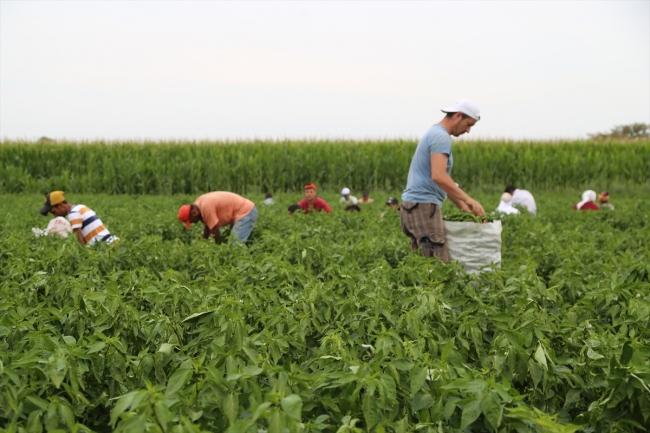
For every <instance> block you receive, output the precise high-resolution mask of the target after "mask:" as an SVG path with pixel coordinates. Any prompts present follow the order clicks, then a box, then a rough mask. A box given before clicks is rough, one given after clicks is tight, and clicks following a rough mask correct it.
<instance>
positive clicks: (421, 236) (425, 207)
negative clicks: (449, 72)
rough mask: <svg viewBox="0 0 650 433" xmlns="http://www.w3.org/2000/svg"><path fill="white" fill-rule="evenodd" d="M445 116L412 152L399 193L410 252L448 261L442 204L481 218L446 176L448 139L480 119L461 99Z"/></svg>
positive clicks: (472, 105)
mask: <svg viewBox="0 0 650 433" xmlns="http://www.w3.org/2000/svg"><path fill="white" fill-rule="evenodd" d="M442 112H443V113H446V114H445V117H444V118H443V119H442V120H441V121H440V122H439V123H437V124H435V125H433V126H432V127H431V128H430V129H429V130H428V131H427V132H426V133H425V134H424V136H423V137H422V139H421V140H420V143H419V144H418V146H417V148H416V149H415V154H414V155H413V160H412V161H411V166H410V168H409V174H408V179H407V182H406V189H405V190H404V193H403V194H402V206H401V210H400V217H401V220H402V231H403V232H404V234H406V235H407V236H408V237H409V238H410V240H411V249H412V250H416V249H418V248H422V252H423V253H424V255H425V256H426V257H432V256H436V257H438V258H439V259H440V260H442V261H443V262H448V261H449V251H448V249H447V245H446V244H445V227H444V224H443V221H442V212H441V207H442V202H443V200H444V199H445V198H446V197H447V196H449V198H450V199H451V201H452V202H453V203H454V204H455V205H456V206H458V207H459V208H460V209H462V210H463V211H465V212H472V213H474V214H475V215H485V211H484V210H483V207H482V206H481V204H480V203H479V202H477V201H476V200H474V199H473V198H471V197H470V196H469V195H467V194H466V193H465V192H464V191H463V190H462V189H460V188H459V187H458V186H456V183H455V182H454V181H453V179H452V178H451V176H450V173H451V169H452V166H453V164H454V158H453V156H452V149H451V136H454V137H458V136H460V135H463V134H465V133H468V132H469V131H470V129H471V128H472V126H474V125H475V124H476V122H478V120H479V119H480V118H481V116H480V112H479V109H478V106H477V105H476V103H475V102H474V101H470V100H468V99H461V100H459V101H458V102H456V104H454V106H452V107H450V108H445V109H443V110H442Z"/></svg>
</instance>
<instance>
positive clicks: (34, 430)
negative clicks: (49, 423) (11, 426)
mask: <svg viewBox="0 0 650 433" xmlns="http://www.w3.org/2000/svg"><path fill="white" fill-rule="evenodd" d="M26 427H27V431H28V432H29V433H41V432H42V431H43V424H41V411H40V410H34V411H32V412H30V413H29V417H28V418H27V425H26Z"/></svg>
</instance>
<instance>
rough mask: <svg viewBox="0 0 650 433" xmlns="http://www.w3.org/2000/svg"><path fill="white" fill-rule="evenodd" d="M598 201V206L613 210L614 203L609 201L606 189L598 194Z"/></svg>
mask: <svg viewBox="0 0 650 433" xmlns="http://www.w3.org/2000/svg"><path fill="white" fill-rule="evenodd" d="M598 203H600V207H604V208H607V209H611V210H614V205H613V204H611V203H610V202H609V193H608V192H607V191H603V192H601V193H600V194H598Z"/></svg>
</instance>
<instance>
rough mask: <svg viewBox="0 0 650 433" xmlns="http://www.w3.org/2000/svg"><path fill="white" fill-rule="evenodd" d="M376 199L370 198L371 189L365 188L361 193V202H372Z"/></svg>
mask: <svg viewBox="0 0 650 433" xmlns="http://www.w3.org/2000/svg"><path fill="white" fill-rule="evenodd" d="M373 201H374V200H373V199H371V198H370V191H368V190H365V191H363V192H362V193H361V198H360V199H359V203H372V202H373Z"/></svg>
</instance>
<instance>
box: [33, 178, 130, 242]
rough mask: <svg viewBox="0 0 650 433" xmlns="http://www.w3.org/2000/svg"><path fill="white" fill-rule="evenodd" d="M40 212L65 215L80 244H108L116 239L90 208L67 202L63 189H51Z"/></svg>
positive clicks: (58, 215) (42, 213) (59, 215)
mask: <svg viewBox="0 0 650 433" xmlns="http://www.w3.org/2000/svg"><path fill="white" fill-rule="evenodd" d="M40 212H41V215H43V216H47V214H48V213H51V214H52V215H54V216H57V217H67V218H68V221H70V228H71V229H72V231H73V232H74V233H75V234H76V235H77V239H78V240H79V242H80V243H81V245H93V244H94V243H95V242H97V241H102V242H106V243H109V244H110V243H113V242H115V241H117V240H118V238H117V237H115V236H113V235H111V232H109V231H108V229H107V228H106V226H104V223H103V222H102V220H100V219H99V217H98V216H97V214H96V213H95V212H93V211H92V210H91V209H90V208H88V207H87V206H84V205H82V204H70V203H68V202H67V201H66V199H65V197H64V195H63V191H52V192H51V193H49V194H48V195H46V196H45V204H44V205H43V207H42V208H41V210H40Z"/></svg>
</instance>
